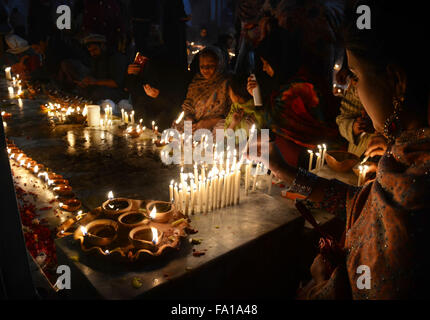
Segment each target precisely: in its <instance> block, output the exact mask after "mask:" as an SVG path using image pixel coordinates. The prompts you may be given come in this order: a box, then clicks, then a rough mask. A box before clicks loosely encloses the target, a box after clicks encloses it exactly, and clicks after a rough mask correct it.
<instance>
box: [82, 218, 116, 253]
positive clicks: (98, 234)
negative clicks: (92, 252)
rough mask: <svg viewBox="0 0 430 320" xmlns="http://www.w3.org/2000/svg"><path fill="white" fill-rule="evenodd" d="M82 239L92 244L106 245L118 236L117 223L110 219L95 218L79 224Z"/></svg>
mask: <svg viewBox="0 0 430 320" xmlns="http://www.w3.org/2000/svg"><path fill="white" fill-rule="evenodd" d="M81 232H82V235H83V237H84V241H85V242H88V243H89V244H91V245H93V246H100V247H103V246H107V245H109V244H111V243H112V242H113V241H115V239H116V238H117V236H118V223H116V222H115V221H113V220H110V219H97V220H93V221H91V222H90V223H88V224H87V225H86V226H85V227H84V226H81Z"/></svg>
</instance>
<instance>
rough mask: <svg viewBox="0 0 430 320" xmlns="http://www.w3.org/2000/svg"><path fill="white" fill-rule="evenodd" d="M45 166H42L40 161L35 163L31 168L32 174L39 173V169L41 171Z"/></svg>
mask: <svg viewBox="0 0 430 320" xmlns="http://www.w3.org/2000/svg"><path fill="white" fill-rule="evenodd" d="M44 168H45V167H44V166H43V164H40V163H37V162H36V163H35V165H34V167H33V168H31V169H32V170H33V173H34V174H39V172H40V171H42V170H43V169H44Z"/></svg>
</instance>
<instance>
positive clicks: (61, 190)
mask: <svg viewBox="0 0 430 320" xmlns="http://www.w3.org/2000/svg"><path fill="white" fill-rule="evenodd" d="M53 190H54V192H55V193H56V194H58V195H59V196H70V195H72V194H73V192H72V187H71V186H69V185H66V184H59V185H57V186H55V187H54V188H53Z"/></svg>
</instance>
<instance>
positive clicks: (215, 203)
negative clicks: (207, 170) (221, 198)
mask: <svg viewBox="0 0 430 320" xmlns="http://www.w3.org/2000/svg"><path fill="white" fill-rule="evenodd" d="M218 181H219V178H218V172H217V171H216V172H215V176H214V188H213V200H212V208H213V209H214V210H216V209H217V208H218Z"/></svg>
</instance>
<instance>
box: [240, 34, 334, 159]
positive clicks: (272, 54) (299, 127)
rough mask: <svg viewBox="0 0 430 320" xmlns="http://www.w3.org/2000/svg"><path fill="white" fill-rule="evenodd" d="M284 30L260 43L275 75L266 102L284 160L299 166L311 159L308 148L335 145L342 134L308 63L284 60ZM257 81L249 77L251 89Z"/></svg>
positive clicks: (259, 50)
mask: <svg viewBox="0 0 430 320" xmlns="http://www.w3.org/2000/svg"><path fill="white" fill-rule="evenodd" d="M280 35H281V34H280V33H278V32H273V33H272V34H270V35H269V36H268V37H266V38H265V39H264V40H263V41H262V42H261V43H260V45H259V46H258V47H257V50H256V52H257V54H258V55H259V57H260V59H261V61H262V63H263V71H264V72H266V73H267V74H268V75H269V76H270V77H272V78H273V79H274V81H273V89H272V94H271V96H270V101H268V102H266V105H265V109H266V113H267V118H268V119H267V125H268V126H269V128H270V129H271V130H272V133H273V134H274V137H275V142H276V145H277V147H278V150H279V151H280V152H281V154H282V156H283V158H284V160H285V161H286V162H287V163H289V164H290V165H293V166H297V165H298V164H302V165H303V166H305V165H306V164H305V162H306V161H308V156H307V149H314V148H315V147H316V146H317V145H318V144H320V143H326V144H329V145H330V146H331V147H333V145H335V144H338V143H339V138H340V136H339V134H338V130H337V126H336V123H335V122H334V119H331V117H330V116H328V115H330V114H331V113H332V112H331V110H329V109H330V107H329V106H332V104H328V103H327V102H328V100H330V99H329V98H328V97H327V96H328V95H332V94H331V93H329V94H324V93H322V92H320V91H319V87H317V86H316V85H314V84H313V83H312V75H311V74H310V73H309V72H307V68H306V66H305V65H303V64H300V65H291V61H284V60H283V57H284V56H283V53H282V45H281V44H282V39H281V37H280ZM256 86H257V82H256V81H255V80H253V79H252V78H251V77H250V78H248V92H249V93H250V94H252V93H253V89H254V88H255V87H256Z"/></svg>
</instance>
